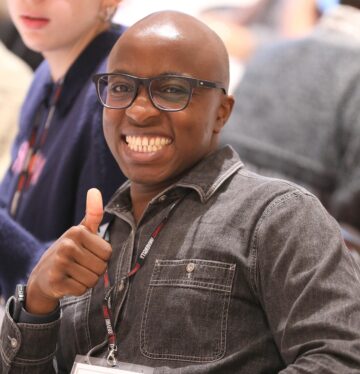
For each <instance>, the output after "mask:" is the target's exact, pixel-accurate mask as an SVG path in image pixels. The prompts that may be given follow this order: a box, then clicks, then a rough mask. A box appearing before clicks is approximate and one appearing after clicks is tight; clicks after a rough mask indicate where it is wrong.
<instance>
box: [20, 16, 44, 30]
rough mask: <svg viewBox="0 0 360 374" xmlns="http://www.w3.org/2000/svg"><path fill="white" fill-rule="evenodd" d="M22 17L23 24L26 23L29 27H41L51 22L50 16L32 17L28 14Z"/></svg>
mask: <svg viewBox="0 0 360 374" xmlns="http://www.w3.org/2000/svg"><path fill="white" fill-rule="evenodd" d="M20 19H21V21H22V23H23V25H25V26H26V27H27V28H29V29H41V28H43V27H45V26H46V25H47V24H48V23H49V22H50V20H49V19H48V18H43V17H32V16H26V15H24V16H21V17H20Z"/></svg>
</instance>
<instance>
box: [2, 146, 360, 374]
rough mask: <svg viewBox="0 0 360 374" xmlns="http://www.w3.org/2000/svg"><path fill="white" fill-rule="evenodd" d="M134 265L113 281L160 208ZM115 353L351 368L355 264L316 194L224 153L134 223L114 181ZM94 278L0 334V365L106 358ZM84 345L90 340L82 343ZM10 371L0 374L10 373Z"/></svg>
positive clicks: (151, 359)
mask: <svg viewBox="0 0 360 374" xmlns="http://www.w3.org/2000/svg"><path fill="white" fill-rule="evenodd" d="M182 196H185V197H184V198H183V200H182V201H181V202H180V204H179V205H178V206H177V207H176V208H175V210H174V211H173V212H172V214H171V216H170V218H169V220H168V222H167V223H166V225H165V227H164V228H163V229H162V231H161V233H160V234H159V236H158V237H157V239H156V240H155V242H154V243H153V246H152V247H151V250H150V252H149V254H148V257H147V258H146V261H145V263H144V265H143V267H142V268H141V269H140V270H139V271H138V272H137V273H136V275H135V276H134V277H132V278H131V279H130V281H129V280H127V281H126V282H125V287H122V286H121V278H122V277H123V276H124V275H126V274H127V272H128V271H129V270H130V269H131V268H132V266H133V265H134V261H135V259H136V255H137V254H139V253H140V252H141V251H142V250H143V249H144V246H145V245H146V243H147V242H148V240H149V237H150V235H151V234H152V232H153V230H154V229H155V228H156V226H157V225H158V224H159V223H160V222H161V221H162V219H163V217H164V216H165V215H166V213H167V212H168V210H169V208H170V206H171V204H172V203H173V202H174V201H175V200H176V199H178V198H179V197H182ZM107 211H108V212H110V213H112V214H113V215H114V217H115V219H114V221H113V224H112V226H111V229H110V241H111V244H112V247H113V255H112V258H111V261H110V266H109V275H110V279H111V283H112V284H113V285H115V288H114V292H113V295H112V300H113V317H114V320H115V321H116V322H115V328H116V332H117V342H118V355H117V357H118V359H119V360H120V361H123V362H129V363H136V364H140V365H145V366H151V367H154V368H156V369H155V373H156V374H160V373H161V374H167V373H182V374H190V373H191V374H194V373H195V374H197V373H198V374H200V373H201V374H202V373H221V374H225V373H231V374H234V373H251V374H254V373H255V374H256V373H266V374H268V373H278V372H281V373H283V374H285V373H287V374H290V373H317V374H319V373H336V374H339V373H360V284H359V269H358V268H357V267H356V265H355V264H354V263H353V261H352V258H351V256H350V255H349V254H348V252H347V249H346V248H345V246H344V244H343V241H342V238H341V235H340V231H339V227H338V225H337V223H336V222H335V220H334V219H333V218H332V217H331V216H330V215H329V214H328V213H327V212H326V210H325V209H324V208H323V207H322V205H321V204H320V203H319V201H318V199H317V198H316V197H314V196H313V195H312V194H310V193H309V192H307V191H306V190H304V189H302V188H300V187H297V186H296V185H294V184H291V183H290V182H285V181H281V180H277V179H273V178H266V177H261V176H259V175H256V174H254V173H252V172H249V171H247V170H246V169H244V168H243V165H242V163H241V161H240V160H239V158H238V155H237V154H236V153H235V152H234V151H233V150H232V149H231V148H230V147H225V148H223V149H221V150H219V151H217V152H215V153H213V154H212V155H210V156H209V157H208V158H206V159H204V160H202V161H201V162H200V163H199V164H197V165H196V166H195V167H194V168H193V169H192V170H190V171H189V172H188V173H187V174H186V175H184V176H183V177H182V179H181V180H180V181H179V182H177V183H176V184H174V185H173V186H171V187H170V188H168V189H167V190H165V191H163V193H162V194H160V195H159V196H157V197H156V198H154V199H153V200H152V202H151V203H150V204H149V206H148V207H147V209H146V211H145V213H144V215H143V217H142V218H141V220H140V222H139V223H138V225H136V224H135V222H134V219H133V216H132V213H131V203H130V198H129V184H128V183H126V184H125V185H123V186H122V187H121V188H120V189H119V190H118V191H117V193H116V194H115V196H114V197H113V199H112V201H111V202H110V203H109V205H108V207H107ZM103 297H104V285H103V281H102V280H101V281H100V282H99V283H98V285H97V286H96V287H95V288H94V289H92V290H89V291H88V292H86V293H85V294H84V295H83V296H81V297H68V298H65V299H63V300H62V302H61V306H62V317H61V319H60V320H58V321H54V322H52V323H48V324H42V325H31V324H21V323H19V324H15V323H14V322H13V320H12V318H11V309H12V306H13V304H14V300H13V299H10V301H9V302H8V306H7V314H6V317H5V320H4V324H3V327H2V331H1V346H0V352H1V365H2V367H1V372H2V373H4V374H5V373H52V372H53V371H52V370H53V369H52V358H53V355H54V353H55V350H56V344H58V350H57V363H58V367H59V372H61V373H63V372H64V373H68V372H70V370H71V367H72V364H73V361H74V358H75V355H76V354H86V353H87V352H88V351H89V350H91V349H93V351H92V354H93V355H94V356H98V357H102V356H104V355H106V352H107V346H106V343H104V344H102V343H103V342H106V328H105V323H104V320H103V315H102V310H101V308H102V300H103ZM94 347H97V348H94ZM10 368H11V369H10Z"/></svg>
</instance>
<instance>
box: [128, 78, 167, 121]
mask: <svg viewBox="0 0 360 374" xmlns="http://www.w3.org/2000/svg"><path fill="white" fill-rule="evenodd" d="M125 113H126V115H127V116H128V117H129V118H130V119H131V120H133V121H134V122H135V123H136V124H138V125H147V124H148V122H149V121H151V119H153V118H155V117H157V116H159V115H160V113H161V111H160V110H159V109H157V108H155V106H154V105H153V103H152V102H151V99H150V97H149V93H148V91H147V89H146V87H144V86H143V85H141V86H140V87H139V89H138V93H137V96H136V97H135V100H134V101H133V103H132V104H131V105H130V106H129V107H128V108H126V110H125Z"/></svg>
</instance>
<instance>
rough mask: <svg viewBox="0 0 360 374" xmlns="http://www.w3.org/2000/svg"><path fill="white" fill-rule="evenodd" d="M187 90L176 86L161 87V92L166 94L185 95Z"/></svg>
mask: <svg viewBox="0 0 360 374" xmlns="http://www.w3.org/2000/svg"><path fill="white" fill-rule="evenodd" d="M187 91H188V90H187V88H186V87H183V86H179V85H177V86H175V85H164V86H162V87H159V92H163V93H166V94H183V93H187Z"/></svg>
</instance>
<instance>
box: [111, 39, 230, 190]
mask: <svg viewBox="0 0 360 374" xmlns="http://www.w3.org/2000/svg"><path fill="white" fill-rule="evenodd" d="M175 39H176V38H175ZM119 46H120V48H119ZM119 46H117V47H115V48H116V49H115V51H114V52H115V53H112V55H111V57H110V61H109V68H108V71H109V72H110V73H113V72H122V73H127V74H130V75H134V76H138V77H155V76H159V75H163V74H167V73H168V74H169V73H171V74H178V75H186V76H190V77H193V78H199V79H205V80H213V81H216V80H217V79H216V78H217V77H216V76H215V74H216V73H215V72H214V71H212V70H214V69H212V68H210V64H208V63H207V62H206V61H204V63H203V64H202V63H201V61H199V63H196V57H195V56H196V48H194V46H192V45H191V44H187V43H186V42H184V41H181V40H180V41H179V40H170V41H169V40H168V39H164V40H160V39H155V38H150V37H144V38H142V39H141V41H139V40H138V39H137V40H136V42H135V41H134V40H132V39H129V38H128V40H127V41H124V42H122V41H121V40H120V44H119ZM223 99H224V94H223V93H222V91H221V90H219V89H206V88H195V89H194V91H193V95H192V99H191V101H190V103H189V105H188V106H187V108H185V109H184V110H182V111H179V112H165V111H161V110H159V109H157V108H155V107H154V106H153V105H152V103H151V101H150V99H149V97H148V93H147V90H146V89H145V88H144V87H143V86H140V89H139V93H138V96H137V98H136V99H135V101H134V102H133V104H132V105H131V106H130V107H129V108H127V109H106V108H105V109H104V133H105V137H106V140H107V142H108V144H109V147H110V149H111V151H112V153H113V155H114V156H115V158H116V160H117V162H118V164H119V166H120V167H121V169H122V171H123V172H124V174H125V175H126V176H127V177H128V178H129V179H130V180H131V181H132V182H133V184H139V185H142V186H147V187H154V186H166V185H169V184H170V183H172V181H173V180H175V179H176V178H177V177H178V176H179V175H180V174H181V173H183V172H184V171H185V170H187V169H189V168H190V167H192V166H193V165H194V164H195V163H196V162H198V161H199V160H201V159H202V158H203V157H204V156H205V155H207V154H209V153H210V152H212V151H213V150H214V149H215V148H216V145H217V136H218V135H217V133H218V132H219V130H220V128H221V125H220V124H219V122H221V121H219V120H218V117H219V110H220V109H219V107H221V103H222V100H223ZM143 144H144V145H146V146H145V147H143V146H142V145H143ZM148 144H149V145H150V144H154V145H155V146H156V147H155V148H154V147H148V146H147V145H148ZM140 145H141V147H139V146H140Z"/></svg>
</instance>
